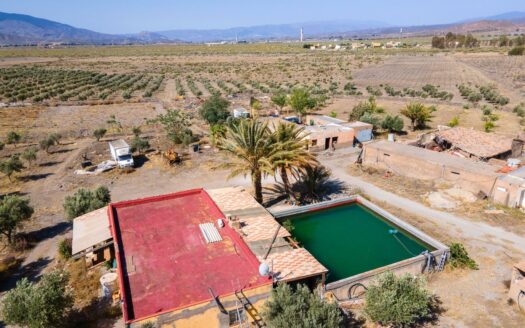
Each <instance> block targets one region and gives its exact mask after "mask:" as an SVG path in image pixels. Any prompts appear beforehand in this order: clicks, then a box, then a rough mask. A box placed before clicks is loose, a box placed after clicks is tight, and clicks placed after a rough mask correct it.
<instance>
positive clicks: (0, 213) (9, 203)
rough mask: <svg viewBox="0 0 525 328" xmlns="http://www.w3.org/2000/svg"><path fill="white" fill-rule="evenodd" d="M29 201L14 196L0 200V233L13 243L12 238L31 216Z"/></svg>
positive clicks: (31, 209) (31, 210)
mask: <svg viewBox="0 0 525 328" xmlns="http://www.w3.org/2000/svg"><path fill="white" fill-rule="evenodd" d="M33 212H34V211H33V208H32V207H31V206H30V205H29V200H27V199H23V198H21V197H19V196H16V195H7V196H5V197H4V198H3V199H2V200H0V233H1V234H2V235H4V236H5V237H6V238H7V241H8V243H10V244H11V243H12V242H13V236H14V234H15V232H16V230H17V229H18V228H20V227H21V226H22V224H23V223H24V222H25V221H27V220H29V219H30V218H31V216H32V215H33Z"/></svg>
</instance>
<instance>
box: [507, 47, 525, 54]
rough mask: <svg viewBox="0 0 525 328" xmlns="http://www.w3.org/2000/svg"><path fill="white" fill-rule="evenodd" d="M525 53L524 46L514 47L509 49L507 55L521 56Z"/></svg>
mask: <svg viewBox="0 0 525 328" xmlns="http://www.w3.org/2000/svg"><path fill="white" fill-rule="evenodd" d="M523 54H525V47H523V46H520V47H514V48H512V49H511V50H510V51H509V56H523Z"/></svg>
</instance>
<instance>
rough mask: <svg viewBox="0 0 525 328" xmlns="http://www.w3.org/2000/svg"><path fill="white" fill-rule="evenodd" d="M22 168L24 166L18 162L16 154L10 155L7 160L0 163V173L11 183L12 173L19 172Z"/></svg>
mask: <svg viewBox="0 0 525 328" xmlns="http://www.w3.org/2000/svg"><path fill="white" fill-rule="evenodd" d="M23 168H24V165H23V164H22V162H21V161H20V158H19V157H18V155H17V154H15V155H11V157H10V158H9V159H7V160H3V161H1V162H0V172H2V173H3V174H5V175H6V176H7V178H8V179H9V181H11V176H12V175H13V173H15V172H20V171H22V169H23Z"/></svg>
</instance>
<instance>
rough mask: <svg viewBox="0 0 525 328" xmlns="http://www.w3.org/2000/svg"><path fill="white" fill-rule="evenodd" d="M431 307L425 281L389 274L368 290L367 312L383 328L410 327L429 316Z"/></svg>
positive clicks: (365, 309)
mask: <svg viewBox="0 0 525 328" xmlns="http://www.w3.org/2000/svg"><path fill="white" fill-rule="evenodd" d="M431 305H432V295H431V293H430V292H429V291H427V290H426V289H425V288H424V281H423V280H422V278H418V277H413V276H411V275H409V274H406V275H403V276H401V277H397V276H395V275H394V274H393V273H392V272H387V273H385V274H383V275H381V276H379V278H378V279H377V280H376V281H375V282H374V283H373V284H371V285H370V286H369V287H368V290H367V292H366V304H365V308H364V312H365V314H366V316H367V317H368V318H370V320H372V321H374V322H379V323H380V324H381V325H385V326H386V325H392V326H407V325H412V324H414V323H416V322H417V321H418V320H419V319H421V318H424V317H427V316H429V314H430V313H431Z"/></svg>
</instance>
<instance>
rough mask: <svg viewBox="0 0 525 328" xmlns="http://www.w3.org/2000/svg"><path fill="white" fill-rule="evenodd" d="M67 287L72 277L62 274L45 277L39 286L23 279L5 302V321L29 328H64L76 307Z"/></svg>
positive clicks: (3, 311)
mask: <svg viewBox="0 0 525 328" xmlns="http://www.w3.org/2000/svg"><path fill="white" fill-rule="evenodd" d="M67 284H68V275H67V274H66V273H65V272H61V271H55V272H51V273H47V274H44V276H43V277H42V279H41V280H40V282H38V283H32V282H29V280H27V278H23V279H22V280H20V281H19V282H17V284H16V287H15V288H14V289H12V290H10V291H9V292H7V294H6V295H5V297H4V299H3V302H2V318H3V320H4V321H5V323H7V324H9V325H17V326H21V327H29V328H47V327H59V326H62V325H63V323H64V322H65V321H66V315H67V313H68V311H69V310H70V309H71V308H72V306H73V295H72V294H71V292H70V291H69V290H68V288H67Z"/></svg>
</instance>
